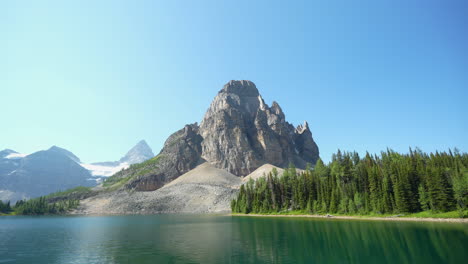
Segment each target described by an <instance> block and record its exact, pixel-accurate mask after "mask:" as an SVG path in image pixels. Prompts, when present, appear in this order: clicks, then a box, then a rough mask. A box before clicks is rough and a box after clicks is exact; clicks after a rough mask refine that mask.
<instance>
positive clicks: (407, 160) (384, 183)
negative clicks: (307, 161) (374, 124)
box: [231, 149, 468, 217]
mask: <svg viewBox="0 0 468 264" xmlns="http://www.w3.org/2000/svg"><path fill="white" fill-rule="evenodd" d="M467 204H468V155H467V154H466V153H460V152H459V151H458V150H454V151H453V152H452V151H451V150H449V151H448V152H436V153H430V154H427V153H424V152H422V151H421V150H419V149H416V150H412V149H410V150H409V153H408V154H400V153H397V152H395V151H392V150H387V151H385V152H382V153H381V154H380V155H371V154H369V153H367V154H366V155H365V157H364V158H360V157H359V155H358V153H356V152H343V153H342V152H341V151H340V150H338V152H337V153H336V154H333V155H332V159H331V161H330V162H329V163H328V164H324V163H323V161H322V160H318V162H317V164H316V165H315V167H314V168H313V169H312V168H310V167H308V168H306V169H305V170H303V171H298V170H296V168H294V166H293V165H290V166H289V168H287V169H285V171H284V172H283V175H282V176H279V175H278V171H277V170H273V171H272V172H270V173H269V174H268V175H265V176H264V177H262V178H260V179H258V180H257V181H253V180H250V181H249V182H248V183H246V184H244V185H242V186H241V188H240V191H239V193H238V195H237V198H236V199H234V200H232V202H231V209H232V212H234V213H244V214H248V213H260V214H262V213H264V214H267V213H281V212H288V211H302V212H305V213H310V214H331V213H334V214H345V215H346V214H347V215H368V214H400V213H416V212H421V211H431V212H448V211H454V210H458V213H459V217H466V209H467Z"/></svg>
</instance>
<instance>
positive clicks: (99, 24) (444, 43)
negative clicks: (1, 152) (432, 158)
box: [0, 0, 468, 162]
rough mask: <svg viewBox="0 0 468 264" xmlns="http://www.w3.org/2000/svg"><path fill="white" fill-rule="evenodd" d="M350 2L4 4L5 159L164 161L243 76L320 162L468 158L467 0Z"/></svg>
mask: <svg viewBox="0 0 468 264" xmlns="http://www.w3.org/2000/svg"><path fill="white" fill-rule="evenodd" d="M65 2H66V3H65ZM221 2H223V3H221ZM358 2H359V4H357V2H356V1H330V0H327V1H297V2H295V1H94V0H92V1H6V2H2V3H1V4H0V34H1V41H0V91H1V93H0V100H1V109H2V110H1V114H0V122H1V129H0V149H3V148H11V149H14V150H16V151H18V152H22V153H30V152H33V151H36V150H40V149H46V148H49V147H50V146H51V145H58V146H61V147H64V148H67V149H69V150H71V151H72V152H74V153H75V154H76V155H78V156H79V157H80V158H81V159H82V160H84V161H86V162H94V161H105V160H116V159H118V158H120V157H121V156H122V155H123V154H124V153H125V152H126V151H127V150H128V149H129V148H130V147H132V146H133V145H134V144H135V143H137V141H139V140H140V139H146V140H147V142H148V143H149V144H150V146H151V147H152V148H153V149H154V152H155V153H158V152H159V150H160V148H161V147H162V145H163V143H164V140H165V139H166V138H167V137H168V136H169V135H170V134H171V133H172V132H174V131H176V130H178V129H180V128H182V127H183V126H184V124H187V123H193V122H200V121H201V119H202V117H203V114H204V112H205V111H206V109H207V108H208V106H209V104H210V102H211V100H212V99H213V97H214V96H215V95H216V93H217V91H218V90H219V89H221V88H222V85H223V84H224V83H226V82H228V81H229V80H231V79H247V80H251V81H253V82H255V83H256V85H257V87H258V88H259V90H260V92H261V94H262V95H263V97H264V98H265V100H266V102H267V103H268V104H269V105H271V102H272V101H273V100H276V101H278V102H279V104H280V105H281V107H282V108H283V110H284V111H285V113H286V119H287V120H288V121H290V122H291V123H293V124H294V125H297V124H299V123H301V122H302V121H303V120H307V121H308V122H309V124H310V127H311V130H312V133H313V136H314V139H315V140H316V142H317V143H318V145H319V148H320V152H321V156H322V157H323V158H324V159H325V160H329V159H330V156H331V154H332V153H333V152H335V151H336V150H337V149H338V148H340V149H344V150H357V151H359V152H360V153H365V151H366V150H369V151H370V152H380V151H381V150H384V149H386V148H387V147H389V148H393V149H395V150H397V151H403V152H406V151H407V150H408V147H409V146H413V147H415V146H418V147H420V148H422V149H423V150H425V151H435V150H446V149H448V148H453V147H458V148H459V149H461V150H462V151H467V150H468V140H467V135H468V120H467V114H468V109H467V108H468V106H467V103H468V48H467V47H468V2H467V1H431V0H425V1H407V0H405V1H395V0H393V1H358Z"/></svg>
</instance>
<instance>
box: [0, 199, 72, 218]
mask: <svg viewBox="0 0 468 264" xmlns="http://www.w3.org/2000/svg"><path fill="white" fill-rule="evenodd" d="M79 202H80V201H79V200H74V199H69V200H62V201H58V202H53V203H50V202H49V201H48V200H47V198H46V197H45V196H41V197H39V198H35V199H30V200H20V201H17V202H16V204H15V205H14V206H10V202H9V201H8V202H6V203H4V202H2V201H0V213H3V214H10V213H14V214H17V215H46V214H64V213H66V212H68V211H69V210H71V209H74V208H76V207H77V206H78V205H79Z"/></svg>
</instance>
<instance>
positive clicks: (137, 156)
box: [120, 140, 154, 164]
mask: <svg viewBox="0 0 468 264" xmlns="http://www.w3.org/2000/svg"><path fill="white" fill-rule="evenodd" d="M152 157H154V154H153V150H151V148H150V146H148V143H146V141H145V140H141V141H140V142H138V143H137V144H136V145H135V146H134V147H133V148H131V149H130V150H129V151H128V152H127V154H126V155H125V156H124V157H122V158H121V159H120V162H121V163H122V162H126V163H128V164H135V163H141V162H143V161H145V160H148V159H151V158H152Z"/></svg>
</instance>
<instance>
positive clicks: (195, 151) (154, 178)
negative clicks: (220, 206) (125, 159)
mask: <svg viewBox="0 0 468 264" xmlns="http://www.w3.org/2000/svg"><path fill="white" fill-rule="evenodd" d="M158 157H159V160H158V166H148V167H147V168H146V167H145V166H142V167H141V168H140V169H138V170H128V171H125V172H123V173H121V174H119V175H118V176H120V177H130V178H131V180H130V181H129V182H128V183H127V185H126V186H127V188H128V189H133V190H137V191H153V190H156V189H158V188H160V187H162V186H164V184H166V183H168V182H170V181H172V180H174V179H176V178H177V177H178V176H180V175H182V174H184V173H186V172H188V171H190V170H191V169H193V168H195V167H196V166H197V165H199V164H201V163H203V162H209V163H210V164H212V165H213V166H214V167H216V168H219V169H223V170H226V171H228V172H230V173H232V174H234V175H236V176H246V175H248V174H250V173H251V172H253V171H254V170H256V169H257V168H259V167H260V166H262V165H264V164H271V165H274V166H278V167H286V166H288V165H289V164H290V163H293V164H294V165H295V166H296V167H298V168H305V167H306V165H307V163H309V164H311V165H314V164H315V163H316V161H317V160H318V158H319V150H318V147H317V144H316V143H315V142H314V140H313V138H312V132H311V131H310V128H309V125H308V123H307V122H304V124H303V125H299V126H297V127H296V128H295V127H294V126H293V125H291V124H290V123H288V122H286V119H285V114H284V113H283V111H282V109H281V107H280V106H279V104H278V103H277V102H273V103H272V106H271V107H269V106H268V105H267V104H266V103H265V101H264V100H263V98H262V96H261V95H260V93H259V92H258V89H257V87H256V86H255V84H254V83H253V82H251V81H230V82H229V83H227V84H226V85H224V87H223V89H221V90H220V91H219V92H218V94H217V95H216V97H215V98H214V100H213V101H212V103H211V105H210V107H209V109H208V110H207V112H206V114H205V116H204V118H203V120H202V122H201V124H200V125H198V124H197V123H195V124H190V125H186V126H185V127H184V128H183V129H181V130H179V131H177V132H175V133H174V134H172V135H171V136H170V137H169V138H168V139H167V140H166V142H165V144H164V147H163V149H162V150H161V152H160V153H159V155H158Z"/></svg>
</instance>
